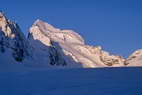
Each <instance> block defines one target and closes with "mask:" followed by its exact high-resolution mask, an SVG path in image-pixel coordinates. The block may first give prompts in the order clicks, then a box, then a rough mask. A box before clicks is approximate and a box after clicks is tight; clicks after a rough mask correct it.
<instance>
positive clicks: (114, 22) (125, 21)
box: [0, 0, 142, 57]
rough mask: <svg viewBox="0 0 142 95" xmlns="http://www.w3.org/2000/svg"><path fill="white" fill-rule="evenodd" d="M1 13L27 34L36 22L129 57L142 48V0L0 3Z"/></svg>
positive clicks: (19, 0)
mask: <svg viewBox="0 0 142 95" xmlns="http://www.w3.org/2000/svg"><path fill="white" fill-rule="evenodd" d="M0 10H2V11H4V12H5V13H6V15H7V16H8V17H9V18H10V19H12V20H14V21H16V22H18V24H19V25H20V27H21V29H22V31H23V32H24V33H25V34H27V31H28V28H29V27H30V26H31V25H32V23H33V22H34V21H35V20H36V19H42V20H44V21H46V22H48V23H50V24H52V25H54V26H55V27H58V28H61V29H73V30H75V31H76V32H78V33H80V34H81V35H82V36H83V37H84V39H85V40H86V43H87V44H91V45H101V46H102V47H103V48H104V49H105V50H107V51H109V52H111V53H114V54H118V55H123V56H125V57H126V56H128V55H129V54H130V53H132V52H133V51H134V50H136V49H140V48H142V44H141V42H142V37H141V36H142V1H141V0H1V1H0Z"/></svg>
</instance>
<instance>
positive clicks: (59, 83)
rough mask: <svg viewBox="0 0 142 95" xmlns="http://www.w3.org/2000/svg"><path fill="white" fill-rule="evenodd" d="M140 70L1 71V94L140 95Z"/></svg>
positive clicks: (141, 81)
mask: <svg viewBox="0 0 142 95" xmlns="http://www.w3.org/2000/svg"><path fill="white" fill-rule="evenodd" d="M141 73H142V68H101V69H49V70H32V71H20V72H15V71H14V72H5V71H1V72H0V95H142V91H141V89H142V76H141Z"/></svg>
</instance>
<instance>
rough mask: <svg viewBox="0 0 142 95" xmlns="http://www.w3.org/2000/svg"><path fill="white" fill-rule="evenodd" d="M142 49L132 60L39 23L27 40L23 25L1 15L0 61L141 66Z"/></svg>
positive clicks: (69, 31) (131, 57) (39, 63)
mask: <svg viewBox="0 0 142 95" xmlns="http://www.w3.org/2000/svg"><path fill="white" fill-rule="evenodd" d="M141 59H142V52H141V50H138V51H136V52H135V53H133V54H132V55H131V56H130V57H129V58H128V59H124V58H123V57H121V56H117V55H111V54H109V53H108V52H106V51H104V50H103V49H102V47H101V46H89V45H86V44H85V41H84V39H83V38H82V37H81V36H80V35H79V34H78V33H76V32H74V31H72V30H61V29H58V28H55V27H53V26H52V25H50V24H48V23H46V22H44V21H41V20H37V21H35V23H34V24H33V25H32V27H31V28H30V29H29V34H28V37H27V38H26V37H25V36H24V35H23V33H22V32H21V30H20V28H19V26H18V25H17V24H16V23H14V22H12V21H10V20H8V19H7V18H6V17H5V15H4V14H3V13H1V12H0V62H3V63H8V64H9V63H23V64H30V65H32V66H44V67H53V68H54V67H61V68H64V67H65V68H78V67H83V68H95V67H120V66H141V62H142V60H141Z"/></svg>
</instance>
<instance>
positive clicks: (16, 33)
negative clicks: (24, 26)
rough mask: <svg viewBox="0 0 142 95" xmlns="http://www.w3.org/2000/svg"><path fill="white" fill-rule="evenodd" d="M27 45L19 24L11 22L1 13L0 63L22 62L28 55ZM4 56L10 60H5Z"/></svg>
mask: <svg viewBox="0 0 142 95" xmlns="http://www.w3.org/2000/svg"><path fill="white" fill-rule="evenodd" d="M26 44H27V42H26V38H25V36H24V34H23V33H22V32H21V30H20V28H19V26H18V24H16V23H15V22H12V21H10V20H9V19H7V18H6V16H5V15H4V13H2V12H0V61H1V62H6V61H8V62H10V61H11V62H10V63H16V62H17V61H18V62H22V61H23V60H24V58H25V56H26V55H27V48H26V46H27V45H26ZM3 55H7V57H8V60H7V58H3V57H2V56H3Z"/></svg>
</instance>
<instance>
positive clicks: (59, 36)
mask: <svg viewBox="0 0 142 95" xmlns="http://www.w3.org/2000/svg"><path fill="white" fill-rule="evenodd" d="M37 30H38V31H37ZM29 32H30V33H31V34H38V35H34V36H40V35H39V34H42V35H45V36H48V37H49V38H50V39H52V40H54V41H57V42H59V41H60V42H67V43H79V44H84V39H83V38H82V37H81V36H80V35H79V34H78V33H76V32H74V31H72V30H61V29H58V28H55V27H54V26H52V25H50V24H48V23H46V22H44V21H42V20H39V19H38V20H36V21H35V22H34V24H33V26H32V27H31V28H30V31H29ZM37 32H38V33H37ZM39 32H41V33H39ZM34 36H33V37H34Z"/></svg>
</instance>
